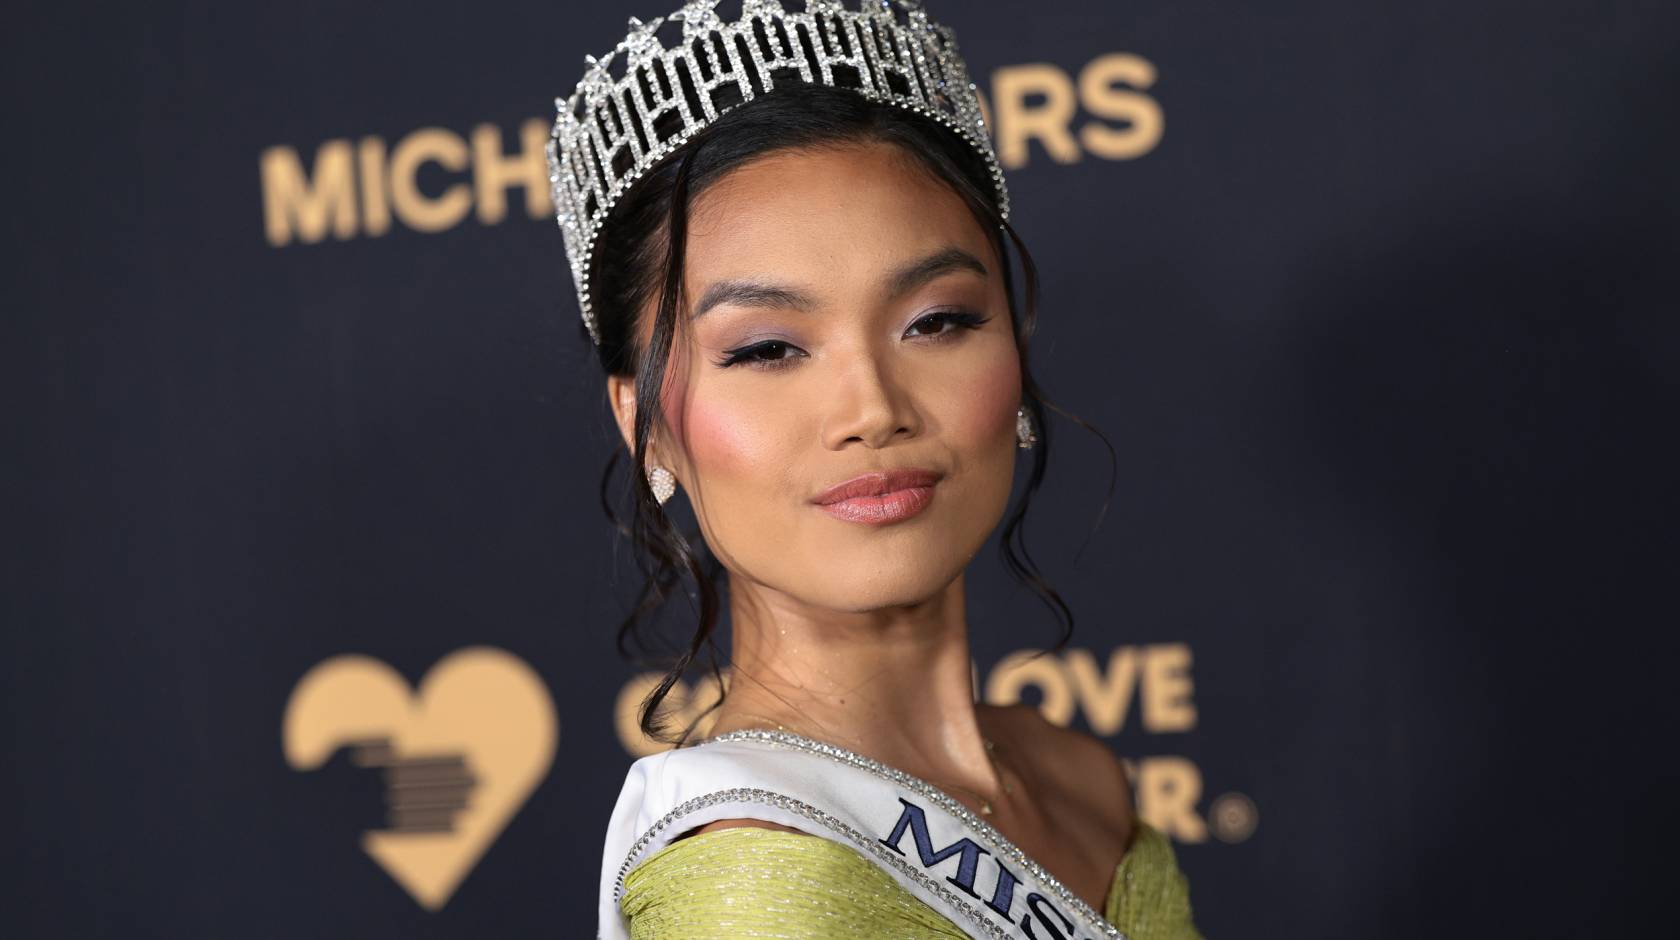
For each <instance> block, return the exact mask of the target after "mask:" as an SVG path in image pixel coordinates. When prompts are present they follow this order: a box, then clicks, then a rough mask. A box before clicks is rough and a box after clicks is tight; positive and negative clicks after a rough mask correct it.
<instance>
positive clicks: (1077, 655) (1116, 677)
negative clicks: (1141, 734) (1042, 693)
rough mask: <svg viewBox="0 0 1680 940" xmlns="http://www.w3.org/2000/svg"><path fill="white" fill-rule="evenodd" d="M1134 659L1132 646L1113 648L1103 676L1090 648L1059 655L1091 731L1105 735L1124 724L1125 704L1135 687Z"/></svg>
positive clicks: (1136, 653) (1130, 697)
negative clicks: (1064, 663)
mask: <svg viewBox="0 0 1680 940" xmlns="http://www.w3.org/2000/svg"><path fill="white" fill-rule="evenodd" d="M1137 659H1138V652H1137V648H1136V647H1133V646H1119V647H1115V649H1114V652H1113V653H1110V654H1109V657H1108V674H1107V675H1104V674H1103V673H1102V672H1100V671H1099V670H1098V669H1097V658H1096V657H1095V656H1092V655H1091V652H1090V650H1069V651H1068V653H1067V655H1066V656H1064V657H1063V660H1064V661H1066V663H1067V671H1068V678H1070V679H1071V680H1073V690H1074V694H1075V695H1077V696H1078V698H1079V701H1080V702H1081V703H1082V705H1083V708H1084V711H1085V722H1086V724H1089V725H1090V726H1091V733H1092V734H1095V735H1099V736H1102V737H1106V736H1108V735H1111V734H1117V733H1119V731H1120V729H1121V728H1122V727H1124V726H1125V724H1126V710H1127V706H1128V705H1130V704H1131V701H1132V690H1133V689H1135V688H1136V687H1137V674H1138V665H1137Z"/></svg>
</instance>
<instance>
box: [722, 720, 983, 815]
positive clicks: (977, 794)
mask: <svg viewBox="0 0 1680 940" xmlns="http://www.w3.org/2000/svg"><path fill="white" fill-rule="evenodd" d="M741 717H742V718H755V719H758V720H759V721H764V722H769V723H770V724H773V725H775V726H776V730H777V731H786V732H788V733H790V734H797V735H800V736H801V737H804V738H809V739H810V740H813V741H814V740H820V739H817V738H811V736H810V735H807V734H803V733H802V732H799V731H794V730H793V729H791V728H789V727H787V726H786V725H784V724H782V723H781V722H779V721H772V720H771V719H769V718H765V717H764V716H762V715H742V716H741ZM740 730H747V729H740ZM760 730H766V729H760ZM980 741H981V742H982V743H983V744H985V746H986V760H987V761H989V762H990V763H991V765H992V770H993V771H994V772H995V773H996V774H997V776H998V780H999V781H1001V782H1002V783H1003V792H1004V794H1005V795H1011V796H1012V795H1014V793H1015V785H1014V784H1012V783H1010V782H1009V778H1008V777H1005V776H1004V775H1003V768H1002V767H1001V766H999V765H998V762H997V758H995V757H993V756H992V751H994V750H996V749H997V745H996V744H995V743H993V741H992V739H991V738H988V737H986V736H985V735H981V736H980ZM928 783H933V784H942V785H944V786H947V787H956V788H957V789H959V790H962V791H963V792H965V793H970V794H973V795H974V797H975V798H977V799H978V800H979V801H980V815H982V816H990V815H992V814H993V809H992V801H991V800H990V799H987V797H986V795H985V794H983V793H980V792H979V791H976V790H971V789H969V788H968V787H965V786H962V785H960V784H955V783H946V782H944V781H940V780H929V781H928Z"/></svg>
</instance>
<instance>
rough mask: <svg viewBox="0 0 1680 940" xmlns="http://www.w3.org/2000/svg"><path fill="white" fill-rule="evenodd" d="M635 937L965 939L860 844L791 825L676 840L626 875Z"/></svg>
mask: <svg viewBox="0 0 1680 940" xmlns="http://www.w3.org/2000/svg"><path fill="white" fill-rule="evenodd" d="M622 909H623V911H624V916H625V918H626V920H627V921H628V923H629V927H630V935H631V937H632V938H639V937H660V938H669V940H685V938H699V937H716V936H720V935H722V934H723V932H727V934H728V935H729V936H731V937H791V938H800V940H826V938H838V937H873V936H894V937H907V938H912V940H924V938H926V940H945V938H957V937H963V936H966V934H964V933H963V932H962V931H961V930H960V929H958V928H957V926H956V925H955V924H953V923H951V922H950V921H949V920H947V919H946V918H945V917H943V916H941V915H940V914H939V913H938V912H937V911H934V910H933V909H932V908H930V907H928V906H927V905H925V904H923V903H921V902H920V901H918V900H917V899H916V898H915V897H914V896H913V895H911V894H909V893H908V892H905V891H904V890H903V889H901V888H900V887H899V886H898V884H897V883H896V882H895V881H893V879H892V877H891V876H889V875H888V874H886V872H884V871H882V870H881V869H880V867H879V866H877V865H876V864H875V863H873V862H871V861H869V860H868V859H866V858H864V857H863V855H862V854H860V853H859V852H857V851H856V850H854V849H852V848H850V847H848V846H844V845H841V844H839V843H837V842H832V841H830V840H828V839H823V838H819V837H817V836H813V835H807V834H804V833H801V832H798V831H796V830H789V829H786V828H785V827H778V828H776V829H768V828H763V827H760V826H751V825H749V826H731V827H725V828H720V829H715V830H709V831H706V832H700V833H698V834H693V835H689V836H687V837H686V838H682V839H679V840H677V841H675V842H672V843H671V844H670V845H668V846H666V847H665V848H663V849H661V850H659V851H658V852H656V853H654V854H653V855H651V856H649V857H648V858H647V860H646V861H644V862H642V863H641V864H640V865H638V866H636V868H634V869H632V870H631V871H630V873H629V874H628V875H627V876H626V877H625V879H624V898H623V902H622Z"/></svg>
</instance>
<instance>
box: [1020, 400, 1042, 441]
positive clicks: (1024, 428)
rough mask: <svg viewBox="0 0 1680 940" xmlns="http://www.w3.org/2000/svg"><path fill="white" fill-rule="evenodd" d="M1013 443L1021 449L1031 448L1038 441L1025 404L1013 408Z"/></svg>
mask: <svg viewBox="0 0 1680 940" xmlns="http://www.w3.org/2000/svg"><path fill="white" fill-rule="evenodd" d="M1015 443H1017V444H1019V445H1020V447H1021V449H1022V450H1031V449H1032V446H1033V445H1034V444H1036V443H1038V435H1037V434H1036V433H1034V432H1033V421H1032V415H1030V414H1028V413H1027V406H1026V405H1022V406H1021V407H1020V408H1017V409H1016V410H1015Z"/></svg>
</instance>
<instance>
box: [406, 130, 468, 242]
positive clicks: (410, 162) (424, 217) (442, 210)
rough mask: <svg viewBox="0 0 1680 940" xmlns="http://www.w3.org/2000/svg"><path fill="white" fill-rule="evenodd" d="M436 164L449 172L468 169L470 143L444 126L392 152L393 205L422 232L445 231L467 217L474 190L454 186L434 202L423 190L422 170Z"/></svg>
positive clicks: (421, 132)
mask: <svg viewBox="0 0 1680 940" xmlns="http://www.w3.org/2000/svg"><path fill="white" fill-rule="evenodd" d="M425 163H436V164H437V165H438V166H441V167H443V168H444V169H445V170H449V171H451V172H457V173H458V172H460V171H461V170H464V169H466V168H467V144H466V141H463V140H462V139H461V137H460V135H458V134H455V133H453V132H451V131H447V130H444V129H443V128H441V127H427V128H422V129H420V130H417V131H415V132H414V133H412V134H409V135H408V136H407V137H404V138H403V139H402V140H399V141H397V146H396V147H394V148H392V150H391V205H392V206H393V207H394V208H395V209H396V210H397V218H399V219H401V220H402V222H403V224H404V225H406V226H408V227H409V228H411V229H414V230H415V231H418V232H441V231H443V230H444V229H446V228H452V227H453V226H454V225H455V224H456V223H457V222H460V221H461V220H462V219H464V218H466V217H467V212H468V211H469V210H471V209H472V190H471V189H470V188H468V186H467V184H466V183H451V184H450V185H449V186H447V187H445V188H444V190H443V194H442V195H440V196H438V197H437V198H436V199H433V198H432V197H430V196H427V195H426V194H425V193H423V192H421V191H420V179H419V176H420V167H421V165H422V164H425Z"/></svg>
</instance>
